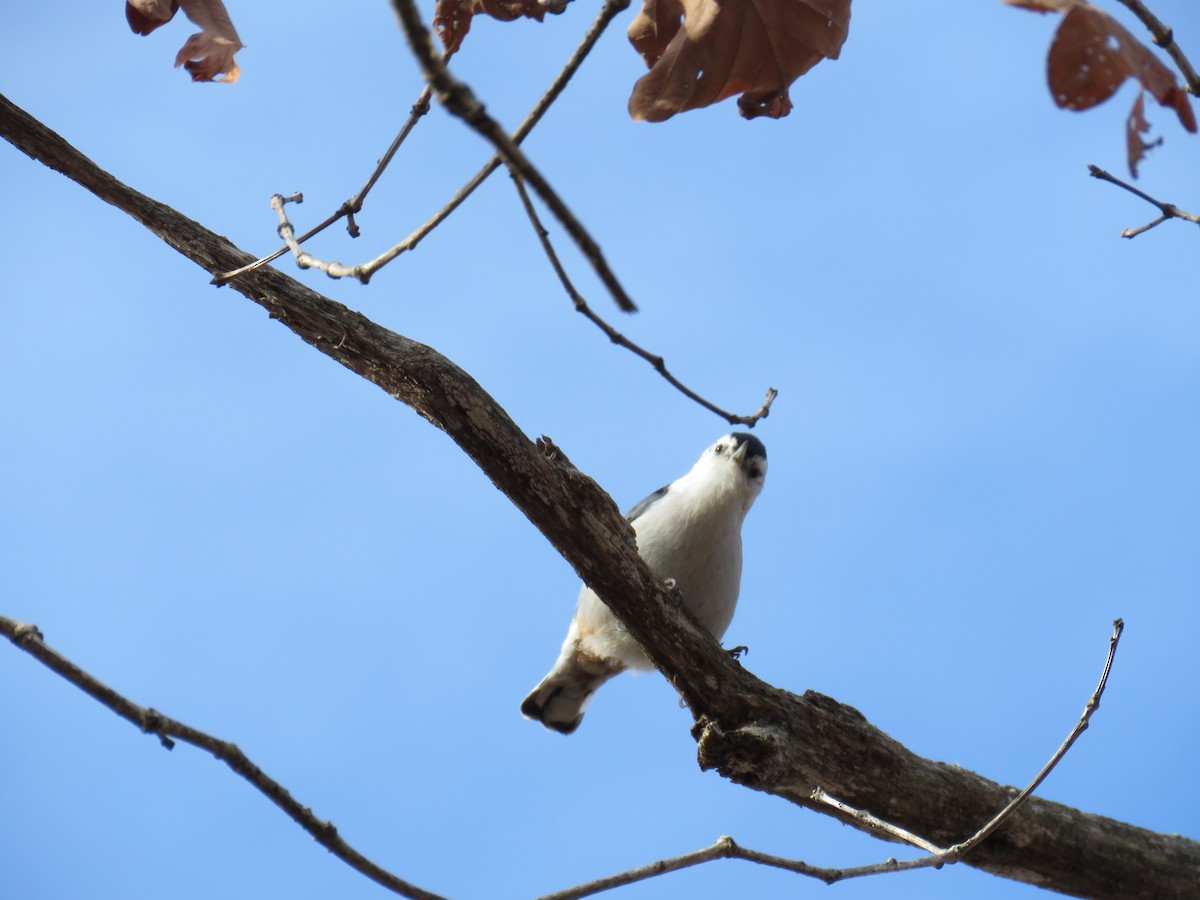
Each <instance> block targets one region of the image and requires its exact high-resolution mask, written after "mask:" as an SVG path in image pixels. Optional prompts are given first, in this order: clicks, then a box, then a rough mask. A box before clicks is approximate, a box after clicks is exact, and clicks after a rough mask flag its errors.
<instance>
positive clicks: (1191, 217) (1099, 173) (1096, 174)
mask: <svg viewBox="0 0 1200 900" xmlns="http://www.w3.org/2000/svg"><path fill="white" fill-rule="evenodd" d="M1088 172H1089V173H1090V174H1091V176H1092V177H1093V178H1099V179H1100V180H1101V181H1107V182H1109V183H1110V184H1115V185H1116V186H1117V187H1120V188H1124V189H1125V190H1127V191H1129V193H1131V194H1134V195H1135V196H1138V197H1141V198H1142V199H1143V200H1145V201H1146V202H1147V203H1149V204H1150V205H1151V206H1157V207H1158V209H1159V211H1160V212H1161V213H1162V215H1161V216H1159V217H1158V218H1157V219H1155V220H1154V221H1152V222H1147V223H1146V224H1145V225H1142V226H1140V227H1138V228H1126V229H1125V230H1124V231H1122V232H1121V237H1123V238H1135V237H1137V236H1138V235H1139V234H1142V233H1144V232H1147V231H1149V230H1150V229H1151V228H1153V227H1155V226H1156V225H1161V224H1162V223H1163V222H1165V221H1167V220H1168V219H1183V220H1184V221H1185V222H1192V223H1193V224H1196V225H1200V216H1197V215H1195V214H1194V213H1190V212H1184V211H1183V210H1182V209H1180V208H1179V207H1178V206H1176V205H1175V204H1174V203H1163V202H1162V201H1161V200H1155V199H1154V198H1153V197H1151V196H1150V195H1149V194H1147V193H1145V192H1143V191H1139V190H1138V189H1137V188H1135V187H1134V186H1133V185H1132V184H1129V183H1127V182H1124V181H1122V180H1121V179H1120V178H1117V177H1115V176H1114V175H1110V174H1109V173H1108V172H1106V171H1104V169H1101V168H1100V167H1099V166H1093V165H1089V166H1088Z"/></svg>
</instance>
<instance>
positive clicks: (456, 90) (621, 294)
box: [364, 0, 637, 312]
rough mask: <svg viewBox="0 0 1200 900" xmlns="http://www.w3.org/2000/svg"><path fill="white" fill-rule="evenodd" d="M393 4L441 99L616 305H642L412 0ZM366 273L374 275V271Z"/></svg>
mask: <svg viewBox="0 0 1200 900" xmlns="http://www.w3.org/2000/svg"><path fill="white" fill-rule="evenodd" d="M392 7H393V8H394V9H395V10H396V15H397V16H398V17H399V19H400V24H401V26H402V27H403V29H404V33H405V35H406V36H407V38H408V43H409V45H410V46H411V47H412V51H413V55H414V56H416V58H417V61H418V62H419V63H420V64H421V68H423V69H424V70H425V77H426V78H427V79H428V80H429V83H430V84H431V85H433V89H434V90H435V91H436V92H437V95H438V101H439V102H440V103H441V104H442V105H443V106H445V107H446V109H448V110H450V112H452V113H454V115H456V116H458V117H459V118H460V119H462V120H463V121H464V122H466V123H467V124H468V125H470V126H471V128H473V129H474V130H475V131H476V132H477V133H478V134H479V135H480V136H481V137H483V138H485V139H486V140H488V141H489V142H490V143H491V144H492V146H493V147H495V148H496V153H497V154H498V155H499V156H500V158H501V159H502V160H503V161H504V163H505V165H507V166H508V167H509V168H510V169H512V170H513V171H515V172H518V173H519V174H520V175H521V177H522V178H524V179H525V180H526V181H528V182H529V184H530V185H532V186H533V189H534V190H535V191H537V194H538V196H539V197H541V198H542V202H543V203H545V204H546V206H548V207H549V208H550V211H551V212H553V213H554V216H555V218H557V219H558V221H559V222H560V223H561V224H562V226H563V228H564V229H565V230H566V232H567V234H569V235H570V236H571V239H572V240H574V241H575V243H576V245H577V246H578V247H579V250H580V252H581V253H583V255H584V256H585V257H586V258H587V260H588V262H590V263H591V264H592V268H593V269H595V271H596V274H597V275H598V276H599V277H600V280H601V281H603V282H604V286H605V287H607V288H608V291H609V293H610V294H612V297H613V300H615V301H616V303H617V306H618V307H620V308H621V309H622V310H624V311H625V312H633V311H634V310H636V309H637V306H635V305H634V302H633V301H632V300H631V299H629V295H628V294H626V293H625V289H624V288H623V287H621V283H620V282H619V281H618V280H617V276H616V274H615V273H614V272H613V271H612V269H611V268H610V267H609V265H608V262H607V261H606V260H605V258H604V254H603V253H602V252H601V251H600V247H599V245H598V244H597V243H596V242H595V241H594V240H593V239H592V236H591V235H590V234H589V233H588V231H587V229H586V228H584V227H583V224H582V223H581V222H580V221H579V220H578V219H577V218H576V217H575V215H574V213H572V212H571V211H570V210H569V209H568V208H567V205H566V204H565V203H564V202H563V201H562V198H561V197H559V196H558V194H557V193H556V192H555V191H554V189H553V188H552V187H550V184H549V182H547V181H546V179H545V177H543V175H542V173H541V172H539V171H538V169H537V168H536V167H535V166H534V165H533V163H532V162H530V161H529V158H528V157H527V156H526V155H525V154H524V153H523V152H522V150H521V148H520V147H519V146H518V145H517V144H516V142H515V141H513V139H512V138H511V137H509V135H508V134H507V133H506V132H505V131H504V129H503V128H501V127H500V125H499V123H498V122H496V120H495V119H493V118H492V117H491V116H489V115H488V114H487V111H486V110H485V109H484V108H483V104H482V103H480V102H479V100H478V99H477V98H476V97H475V94H474V93H473V92H472V91H471V89H470V88H469V87H467V86H466V85H465V84H463V83H462V82H461V81H459V80H458V79H457V78H455V77H454V76H453V75H451V74H450V70H449V69H447V68H446V65H445V63H443V62H442V60H441V57H440V56H439V55H438V54H437V52H436V51H435V50H434V48H433V38H432V36H431V35H430V33H429V29H428V28H426V27H425V23H424V22H423V21H422V20H421V16H420V13H418V12H417V7H416V5H415V4H414V3H413V0H392ZM364 269H365V267H364ZM366 274H367V275H368V276H369V274H370V273H369V272H367V273H366Z"/></svg>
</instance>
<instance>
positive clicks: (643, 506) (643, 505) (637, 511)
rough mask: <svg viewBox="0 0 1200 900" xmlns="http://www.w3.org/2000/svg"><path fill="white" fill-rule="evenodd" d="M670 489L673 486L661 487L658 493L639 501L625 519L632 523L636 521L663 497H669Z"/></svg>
mask: <svg viewBox="0 0 1200 900" xmlns="http://www.w3.org/2000/svg"><path fill="white" fill-rule="evenodd" d="M670 489H671V486H670V485H669V484H668V485H664V486H663V487H660V488H659V489H658V490H657V491H655V492H654V493H653V494H651V495H650V496H649V497H646V498H645V499H644V500H639V501H638V502H637V503H635V504H634V506H633V508H632V509H631V510H629V512H627V513H625V518H626V519H627V520H628V521H630V522H632V521H634V520H635V519H636V518H637V517H638V516H640V515H641V514H642V513H644V512H645V511H646V510H648V509H649V508H650V507H652V506H653V505H654V504H655V503H657V502H658V501H659V500H661V499H662V498H663V497H665V496H667V491H669V490H670Z"/></svg>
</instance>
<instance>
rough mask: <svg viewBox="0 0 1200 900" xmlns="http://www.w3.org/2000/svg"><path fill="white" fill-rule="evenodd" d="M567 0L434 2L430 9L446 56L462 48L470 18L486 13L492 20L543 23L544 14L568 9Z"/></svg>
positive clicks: (455, 0)
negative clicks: (539, 0) (543, 0)
mask: <svg viewBox="0 0 1200 900" xmlns="http://www.w3.org/2000/svg"><path fill="white" fill-rule="evenodd" d="M567 2H568V0H546V2H544V3H542V2H538V0H437V3H436V4H435V6H434V10H433V27H434V28H435V29H436V30H437V33H438V37H439V38H441V39H442V47H443V48H445V50H446V52H447V53H454V52H455V51H457V50H458V48H459V47H461V46H462V42H463V38H465V37H466V36H467V32H469V31H470V30H471V19H473V18H474V17H475V16H477V15H478V14H479V13H486V14H487V15H489V16H491V17H492V18H493V19H499V20H500V21H502V22H511V21H512V20H513V19H519V18H521V17H524V18H527V19H536V20H537V21H539V22H540V21H542V19H544V18H545V17H546V13H554V14H555V15H557V14H558V13H561V12H562V11H563V10H564V9H566V8H567Z"/></svg>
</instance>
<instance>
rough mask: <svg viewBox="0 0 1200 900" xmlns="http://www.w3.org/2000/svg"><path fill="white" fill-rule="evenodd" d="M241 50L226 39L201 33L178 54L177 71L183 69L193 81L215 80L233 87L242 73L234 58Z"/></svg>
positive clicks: (185, 44) (190, 40)
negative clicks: (218, 79)
mask: <svg viewBox="0 0 1200 900" xmlns="http://www.w3.org/2000/svg"><path fill="white" fill-rule="evenodd" d="M241 48H242V45H241V44H235V43H232V42H230V41H227V40H225V39H224V38H221V37H217V36H216V35H215V34H209V33H208V32H207V31H201V32H198V33H196V34H193V35H192V36H191V37H189V38H188V39H187V41H185V42H184V45H183V46H182V47H180V48H179V52H178V53H176V54H175V68H179V67H180V66H183V67H184V68H185V69H187V71H188V73H189V74H190V75H191V76H192V81H216V80H217V78H218V76H223V77H221V79H220V80H221V82H222V83H224V84H233V83H234V82H235V81H237V80H238V77H239V76H240V75H241V74H242V70H241V69H239V68H238V64H237V60H236V59H235V58H234V55H235V54H236V53H237V52H238V50H240V49H241Z"/></svg>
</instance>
